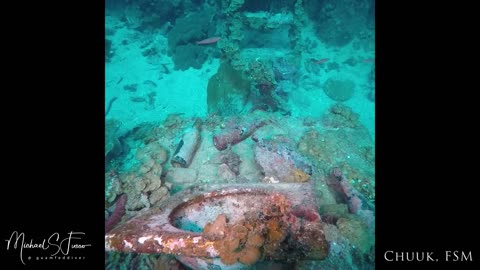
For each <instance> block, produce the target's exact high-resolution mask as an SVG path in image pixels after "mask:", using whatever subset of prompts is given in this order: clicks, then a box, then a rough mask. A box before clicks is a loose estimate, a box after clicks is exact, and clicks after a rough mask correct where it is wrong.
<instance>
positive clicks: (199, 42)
mask: <svg viewBox="0 0 480 270" xmlns="http://www.w3.org/2000/svg"><path fill="white" fill-rule="evenodd" d="M219 40H220V37H211V38H207V39H204V40H200V41H197V44H198V45H204V44H212V43H215V42H217V41H219Z"/></svg>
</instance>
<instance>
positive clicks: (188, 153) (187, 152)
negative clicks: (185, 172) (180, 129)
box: [171, 122, 200, 168]
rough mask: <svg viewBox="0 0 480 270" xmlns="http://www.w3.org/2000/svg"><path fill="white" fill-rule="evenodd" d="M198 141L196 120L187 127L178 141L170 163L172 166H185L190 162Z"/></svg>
mask: <svg viewBox="0 0 480 270" xmlns="http://www.w3.org/2000/svg"><path fill="white" fill-rule="evenodd" d="M199 142H200V127H199V124H198V122H197V123H196V124H194V125H193V127H190V128H188V129H187V130H186V131H185V133H184V134H183V137H182V139H181V140H180V142H179V143H178V146H177V149H176V150H175V153H174V154H173V158H172V161H171V163H172V165H173V166H174V167H182V168H187V167H188V166H190V163H191V162H192V159H193V156H194V155H195V152H196V151H197V148H198V145H199Z"/></svg>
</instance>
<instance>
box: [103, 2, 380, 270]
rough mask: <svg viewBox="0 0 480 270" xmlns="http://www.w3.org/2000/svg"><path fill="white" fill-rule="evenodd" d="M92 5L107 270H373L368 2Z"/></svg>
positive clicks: (371, 10) (371, 14) (371, 16)
mask: <svg viewBox="0 0 480 270" xmlns="http://www.w3.org/2000/svg"><path fill="white" fill-rule="evenodd" d="M105 4H106V10H105V34H106V35H105V74H106V77H105V101H106V103H105V123H106V125H105V249H106V251H105V269H145V270H147V269H152V270H153V269H194V270H196V269H209V270H212V269H216V270H221V269H374V268H375V0H106V1H105Z"/></svg>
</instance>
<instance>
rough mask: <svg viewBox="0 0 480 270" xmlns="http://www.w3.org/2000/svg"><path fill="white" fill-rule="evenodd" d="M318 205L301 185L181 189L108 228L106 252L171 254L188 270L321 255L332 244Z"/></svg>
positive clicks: (238, 266)
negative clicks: (154, 205)
mask: <svg viewBox="0 0 480 270" xmlns="http://www.w3.org/2000/svg"><path fill="white" fill-rule="evenodd" d="M219 205H222V207H218V206H219ZM315 205H316V202H315V197H314V195H313V193H312V189H311V185H309V184H305V183H303V184H299V183H288V184H277V185H274V186H273V187H272V186H271V185H268V184H250V185H231V184H230V185H211V186H208V187H207V186H203V187H200V188H198V189H186V190H183V191H181V192H179V193H177V194H176V195H174V196H173V197H171V198H170V199H169V200H168V201H166V202H164V203H163V204H162V205H160V206H159V208H156V209H151V210H150V211H149V212H147V213H145V214H143V215H140V216H137V217H135V218H133V219H131V220H129V221H127V222H126V223H124V224H123V225H121V226H119V227H116V228H115V229H113V230H112V231H110V232H109V233H107V234H106V235H105V249H106V251H120V252H133V253H147V254H159V253H165V254H172V255H175V256H176V257H177V259H178V260H179V261H181V262H182V263H183V264H185V265H187V266H189V267H191V268H192V269H224V268H223V267H226V266H229V267H235V269H246V267H247V268H248V266H249V265H252V264H255V263H256V262H257V261H261V260H267V261H270V260H273V261H287V262H291V261H297V260H303V259H307V260H323V259H325V258H326V257H327V256H328V254H329V250H330V244H329V242H328V241H327V239H326V236H325V234H324V227H323V226H324V224H323V222H322V220H321V219H320V218H319V215H318V213H317V211H316V206H315ZM204 266H205V267H204ZM207 266H209V267H208V268H207ZM220 266H222V268H218V267H220ZM214 267H217V268H214ZM229 267H228V269H234V268H229Z"/></svg>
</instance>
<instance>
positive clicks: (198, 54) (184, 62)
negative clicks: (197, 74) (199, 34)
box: [173, 44, 208, 70]
mask: <svg viewBox="0 0 480 270" xmlns="http://www.w3.org/2000/svg"><path fill="white" fill-rule="evenodd" d="M207 58H208V55H207V54H206V53H205V49H204V48H202V47H200V46H198V45H193V44H187V45H179V46H177V47H176V48H175V53H174V54H173V62H174V63H175V69H177V70H187V69H188V68H190V67H192V68H196V69H200V68H202V65H203V63H205V61H206V60H207Z"/></svg>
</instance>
